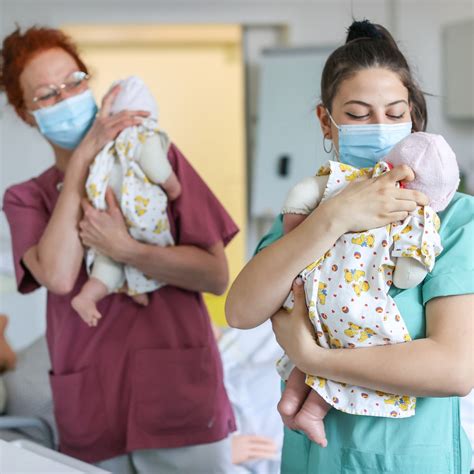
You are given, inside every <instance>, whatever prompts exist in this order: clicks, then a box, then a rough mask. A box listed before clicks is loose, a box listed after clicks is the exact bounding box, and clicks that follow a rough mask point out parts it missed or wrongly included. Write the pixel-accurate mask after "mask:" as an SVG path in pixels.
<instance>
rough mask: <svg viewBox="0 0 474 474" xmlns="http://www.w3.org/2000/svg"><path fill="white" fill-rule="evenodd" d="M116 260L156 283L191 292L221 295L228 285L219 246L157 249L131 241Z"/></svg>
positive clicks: (225, 263)
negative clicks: (140, 272) (154, 280)
mask: <svg viewBox="0 0 474 474" xmlns="http://www.w3.org/2000/svg"><path fill="white" fill-rule="evenodd" d="M115 258H116V259H117V260H118V261H120V262H122V263H125V264H128V265H131V266H133V267H136V268H138V269H139V270H140V271H142V272H143V273H144V274H145V275H148V276H150V277H152V278H154V279H156V280H158V281H163V282H166V283H167V284H169V285H173V286H177V287H179V288H183V289H186V290H190V291H199V292H209V293H214V294H217V295H220V294H222V293H224V291H225V290H226V288H227V285H228V282H229V272H228V267H227V260H226V257H225V253H224V246H223V244H222V243H219V244H217V245H215V246H213V247H211V249H209V250H204V249H201V248H198V247H195V246H192V245H176V246H171V247H159V246H157V245H150V244H144V243H141V242H138V241H136V240H133V241H131V242H130V243H129V245H128V246H127V247H126V248H124V251H123V252H121V254H120V255H116V256H115Z"/></svg>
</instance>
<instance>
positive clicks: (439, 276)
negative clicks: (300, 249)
mask: <svg viewBox="0 0 474 474" xmlns="http://www.w3.org/2000/svg"><path fill="white" fill-rule="evenodd" d="M473 210H474V198H473V197H472V196H467V195H465V194H460V193H456V194H455V196H454V198H453V200H452V201H451V203H450V205H449V206H448V207H447V209H445V210H444V211H443V212H441V213H439V217H440V219H441V229H440V235H441V242H442V245H443V247H444V250H443V252H442V253H441V254H440V255H439V256H438V258H437V260H436V264H435V268H434V269H433V271H432V273H431V274H430V275H429V276H428V277H427V278H426V279H425V281H424V282H423V283H422V284H421V285H419V286H418V287H416V288H411V289H408V290H399V289H398V288H395V287H392V288H391V290H390V295H391V296H392V297H393V298H394V299H395V302H396V303H397V306H398V308H399V309H400V311H401V314H402V315H403V317H404V319H405V322H406V323H407V326H408V330H409V332H410V334H411V336H412V338H414V339H419V338H423V337H425V328H426V325H425V306H424V305H425V304H426V303H427V302H428V301H430V300H431V299H433V298H436V297H442V296H453V295H464V294H471V293H474V270H473V268H474V265H473V260H474V258H473V252H474V250H473V245H472V242H473V237H474V231H473V228H474V222H473V217H474V215H473ZM282 234H283V225H282V217H281V216H279V217H277V219H276V220H275V221H274V223H273V225H272V227H271V229H270V231H269V233H268V234H267V235H266V236H265V237H263V239H262V240H261V241H260V243H259V244H258V247H257V252H258V251H260V250H262V249H263V248H265V247H267V246H268V245H270V244H271V243H273V242H274V241H276V240H278V239H279V238H280V237H281V236H282ZM316 257H317V256H316ZM449 316H450V315H447V317H449ZM460 342H462V338H460ZM324 424H325V429H326V435H327V438H328V446H327V447H326V448H320V447H319V446H317V445H316V444H314V443H311V442H310V441H309V440H308V438H307V437H306V436H305V435H304V434H302V433H300V432H297V431H292V430H289V429H287V428H285V438H284V445H283V455H282V468H281V469H282V470H281V472H282V474H310V473H311V474H313V473H316V474H320V473H321V474H323V473H324V474H326V473H328V474H329V473H331V474H332V473H337V474H339V473H340V474H355V473H357V474H369V473H370V474H376V473H390V474H434V473H437V474H467V473H469V470H470V465H471V457H472V449H471V446H470V444H469V441H468V439H467V437H466V435H465V433H464V431H463V429H462V427H461V422H460V409H459V398H458V397H444V398H422V397H419V398H418V399H417V406H416V414H415V416H413V417H411V418H404V419H394V418H375V417H369V416H357V415H349V414H347V413H343V412H340V411H337V410H335V409H332V410H330V411H329V413H328V414H327V416H326V418H325V420H324Z"/></svg>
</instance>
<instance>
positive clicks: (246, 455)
mask: <svg viewBox="0 0 474 474" xmlns="http://www.w3.org/2000/svg"><path fill="white" fill-rule="evenodd" d="M276 452H277V446H276V444H275V442H274V441H273V440H272V439H271V438H267V437H264V436H254V435H234V436H233V437H232V461H233V463H234V464H240V463H242V462H245V461H250V460H252V459H271V458H273V457H274V456H275V454H276Z"/></svg>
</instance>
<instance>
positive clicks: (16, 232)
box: [3, 169, 54, 293]
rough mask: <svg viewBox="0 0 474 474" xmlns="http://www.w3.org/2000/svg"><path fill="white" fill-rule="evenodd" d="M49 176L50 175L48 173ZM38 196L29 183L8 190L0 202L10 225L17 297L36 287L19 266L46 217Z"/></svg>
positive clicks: (37, 238)
mask: <svg viewBox="0 0 474 474" xmlns="http://www.w3.org/2000/svg"><path fill="white" fill-rule="evenodd" d="M49 172H54V171H52V170H51V169H50V170H49ZM41 193H42V190H41V188H40V187H39V186H37V183H36V181H35V180H34V179H33V180H31V182H30V185H29V186H24V185H15V186H12V187H10V188H9V189H7V191H6V192H5V196H4V198H3V211H4V212H5V215H6V217H7V220H8V223H9V225H10V232H11V241H12V247H13V261H14V266H15V275H16V281H17V287H18V291H19V292H20V293H30V292H31V291H34V290H36V289H37V288H39V286H40V285H39V284H38V282H37V281H36V280H35V279H34V277H33V275H32V274H31V273H30V272H29V270H28V269H27V268H26V267H25V266H24V265H23V263H22V258H23V255H24V254H25V252H26V251H27V250H29V249H30V248H31V247H33V246H35V245H36V244H37V243H38V242H39V240H40V238H41V236H42V235H43V232H44V230H45V228H46V225H47V224H48V220H49V214H48V211H47V209H45V207H44V202H43V199H41Z"/></svg>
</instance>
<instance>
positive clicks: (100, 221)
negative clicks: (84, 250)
mask: <svg viewBox="0 0 474 474" xmlns="http://www.w3.org/2000/svg"><path fill="white" fill-rule="evenodd" d="M105 200H106V202H107V211H98V210H97V209H94V208H93V207H92V206H91V204H90V203H89V201H87V199H83V201H82V209H83V211H84V217H83V219H82V220H81V222H79V236H80V238H81V241H82V243H83V245H85V246H87V247H93V248H94V249H96V250H97V251H98V252H99V253H101V254H103V255H106V256H108V257H110V258H112V259H113V260H115V261H118V262H120V261H121V256H122V255H123V254H124V252H125V250H126V249H128V248H129V247H130V246H131V245H133V243H134V242H135V241H134V240H133V238H132V237H131V236H130V234H129V233H128V230H127V227H126V225H125V220H124V218H123V215H122V212H121V210H120V208H119V206H118V203H117V200H116V199H115V195H114V193H113V192H112V190H111V189H110V188H108V189H107V192H106V194H105Z"/></svg>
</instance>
